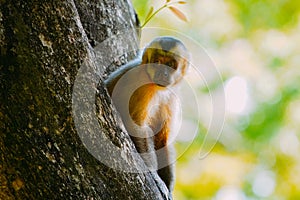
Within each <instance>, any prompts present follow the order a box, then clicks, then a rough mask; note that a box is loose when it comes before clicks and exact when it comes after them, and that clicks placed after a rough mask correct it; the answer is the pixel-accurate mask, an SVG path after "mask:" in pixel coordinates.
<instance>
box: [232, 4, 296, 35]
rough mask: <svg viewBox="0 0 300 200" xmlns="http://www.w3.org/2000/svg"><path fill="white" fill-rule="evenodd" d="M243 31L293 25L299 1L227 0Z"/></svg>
mask: <svg viewBox="0 0 300 200" xmlns="http://www.w3.org/2000/svg"><path fill="white" fill-rule="evenodd" d="M227 2H228V3H230V4H231V6H232V7H233V10H234V11H233V12H234V14H235V16H236V18H237V19H238V20H239V21H240V23H241V24H242V25H243V26H244V28H245V33H247V34H248V33H251V32H252V31H255V30H257V29H269V28H276V29H277V28H278V29H284V28H286V26H288V27H291V26H294V25H295V24H296V23H297V21H298V14H299V7H300V1H295V0H276V1H274V0H227Z"/></svg>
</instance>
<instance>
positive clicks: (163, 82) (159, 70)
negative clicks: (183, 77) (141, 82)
mask: <svg viewBox="0 0 300 200" xmlns="http://www.w3.org/2000/svg"><path fill="white" fill-rule="evenodd" d="M146 67H147V73H148V75H149V78H150V80H151V81H153V83H155V84H156V85H158V86H161V87H167V86H168V85H172V83H173V82H174V80H173V76H172V75H173V73H174V71H175V70H174V69H173V68H171V67H169V66H167V65H164V64H155V63H154V64H148V65H147V66H146Z"/></svg>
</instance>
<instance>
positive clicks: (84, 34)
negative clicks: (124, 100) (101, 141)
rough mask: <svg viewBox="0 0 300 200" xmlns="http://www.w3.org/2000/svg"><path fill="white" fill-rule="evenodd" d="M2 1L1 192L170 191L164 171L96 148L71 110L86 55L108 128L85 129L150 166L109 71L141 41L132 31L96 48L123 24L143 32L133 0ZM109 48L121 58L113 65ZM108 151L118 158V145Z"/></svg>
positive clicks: (94, 195)
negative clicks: (138, 152)
mask: <svg viewBox="0 0 300 200" xmlns="http://www.w3.org/2000/svg"><path fill="white" fill-rule="evenodd" d="M50 2H51V3H50ZM0 6H1V7H0V9H1V10H0V46H1V47H0V48H1V60H0V93H1V96H0V199H105V200H107V199H165V198H166V196H165V194H164V185H162V184H161V181H160V180H158V179H157V176H156V174H155V173H125V172H122V171H118V170H115V169H114V168H111V167H109V166H107V165H105V164H103V163H102V162H100V161H98V160H97V159H96V158H95V157H94V156H92V155H91V154H90V153H89V152H88V150H87V149H86V148H85V146H84V144H83V142H82V140H81V139H80V137H79V136H78V134H77V132H78V130H77V129H76V127H75V124H74V116H73V113H72V92H73V90H74V88H73V87H74V82H75V78H76V75H77V73H78V71H79V70H80V68H81V67H82V65H83V63H86V64H85V65H87V66H89V67H90V68H92V69H93V70H94V71H93V73H95V74H91V76H99V77H100V78H99V82H98V83H93V84H94V86H93V87H95V88H96V86H97V88H98V89H97V94H96V96H97V98H96V101H95V102H96V104H97V108H98V118H97V120H98V125H99V126H100V127H101V132H100V133H95V132H93V131H92V130H81V131H85V132H86V133H87V135H86V136H85V137H90V138H92V139H91V140H92V144H91V145H93V144H94V142H93V140H95V141H96V140H97V138H98V136H99V134H104V135H105V136H106V137H107V138H109V139H110V141H111V143H113V144H114V145H116V146H118V148H119V149H121V150H122V152H123V153H124V154H123V156H122V159H123V161H124V163H126V164H128V165H129V166H135V167H136V168H139V167H140V168H143V167H144V164H143V163H142V161H141V159H140V158H139V157H137V156H134V155H132V154H131V152H132V151H134V146H133V144H132V142H131V140H130V139H129V137H128V135H127V133H126V132H124V131H122V130H123V129H122V124H121V123H120V120H119V119H118V118H117V117H116V114H115V111H114V109H113V106H112V105H111V100H110V97H109V96H108V95H107V92H106V90H105V89H104V87H103V84H102V81H101V80H102V78H105V77H106V76H107V74H108V73H109V72H111V71H113V70H114V69H115V68H116V67H118V66H120V65H121V64H123V63H125V62H127V61H128V60H130V59H132V58H133V56H135V52H132V51H128V49H132V48H137V46H138V39H137V36H136V35H135V36H134V35H132V36H131V35H129V36H128V37H130V38H132V39H131V43H130V44H129V43H128V42H126V41H124V42H123V43H122V42H119V41H114V40H110V41H109V42H108V43H107V44H106V45H107V47H105V48H106V51H105V52H101V55H102V56H103V57H101V56H100V57H98V58H96V56H95V52H94V49H93V48H94V47H96V46H99V45H101V44H102V42H103V41H105V40H106V39H107V38H109V37H112V35H114V34H117V33H118V32H120V31H122V30H132V31H133V32H134V30H135V28H136V24H137V23H138V22H137V19H136V16H135V13H134V10H133V8H132V6H131V5H130V2H128V0H118V1H116V0H99V1H96V0H91V1H89V0H75V1H72V0H64V1H49V2H42V1H39V0H37V1H33V0H29V1H8V0H0ZM126 52H129V53H126ZM104 57H106V58H108V59H110V58H113V59H112V60H111V64H110V65H109V66H107V64H103V63H102V58H103V59H104ZM97 80H98V79H97ZM95 91H96V89H95ZM77 92H78V96H79V97H80V95H81V91H80V90H79V91H77ZM82 98H84V96H82ZM89 106H90V104H86V105H83V107H84V108H87V109H89ZM91 117H93V115H90V116H89V115H87V116H85V118H86V120H87V121H89V120H92V119H91ZM83 129H85V128H84V127H83ZM95 144H97V142H95ZM94 148H95V149H96V151H97V147H96V146H95V147H94ZM102 153H103V152H102ZM107 153H108V154H107ZM107 153H106V154H105V155H106V156H107V159H111V158H110V154H109V153H111V154H113V153H114V152H107ZM101 155H103V154H101ZM111 162H112V163H113V164H116V165H117V164H118V162H119V161H118V160H112V161H111Z"/></svg>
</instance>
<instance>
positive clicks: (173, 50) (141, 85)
mask: <svg viewBox="0 0 300 200" xmlns="http://www.w3.org/2000/svg"><path fill="white" fill-rule="evenodd" d="M188 59H189V53H188V51H187V49H186V47H185V46H184V45H183V43H182V42H181V41H179V40H177V39H175V38H173V37H158V38H155V39H154V40H153V41H152V42H150V43H149V44H148V45H147V46H146V47H145V48H144V50H143V52H142V56H140V57H139V58H137V59H135V60H133V61H131V62H129V63H128V64H126V65H124V66H121V67H120V68H119V69H117V70H116V71H115V72H113V73H112V74H111V75H110V76H109V77H108V79H107V80H106V81H105V84H106V87H107V89H108V92H109V94H110V95H111V97H112V100H113V103H114V104H115V106H116V108H117V110H118V112H119V113H120V115H121V118H122V121H123V123H124V125H125V127H126V129H127V131H128V133H129V134H130V137H131V139H132V140H133V142H134V144H135V147H136V149H137V151H138V152H139V153H140V154H141V156H142V158H143V160H144V161H145V163H146V165H147V167H148V168H149V169H154V170H157V173H158V175H159V177H160V178H161V179H162V180H163V181H164V183H165V184H166V186H167V188H168V189H169V192H170V194H171V193H172V191H173V187H174V181H175V175H174V164H172V163H170V159H171V157H174V151H173V150H172V149H173V147H172V145H171V144H168V143H167V142H168V138H169V136H170V135H171V134H172V132H174V127H175V125H176V123H177V124H178V123H180V122H176V118H177V117H176V114H177V113H176V110H177V108H178V105H176V99H175V96H174V93H172V88H174V87H176V86H177V84H178V83H179V82H180V81H181V80H182V79H183V77H184V75H185V74H186V72H187V70H188V67H189V61H188Z"/></svg>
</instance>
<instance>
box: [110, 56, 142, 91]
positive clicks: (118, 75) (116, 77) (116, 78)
mask: <svg viewBox="0 0 300 200" xmlns="http://www.w3.org/2000/svg"><path fill="white" fill-rule="evenodd" d="M140 64H141V59H140V58H136V59H135V60H132V61H130V62H129V63H127V64H125V65H123V66H121V67H120V68H119V69H117V70H116V71H114V72H113V73H112V74H110V75H109V77H108V78H107V79H106V80H105V81H104V84H105V85H106V87H107V90H108V92H109V94H110V95H111V94H112V92H113V89H114V87H115V85H116V83H117V82H118V81H119V79H120V78H121V77H122V76H123V75H124V74H125V73H126V72H128V71H129V70H131V69H133V68H134V67H137V66H139V65H140Z"/></svg>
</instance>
